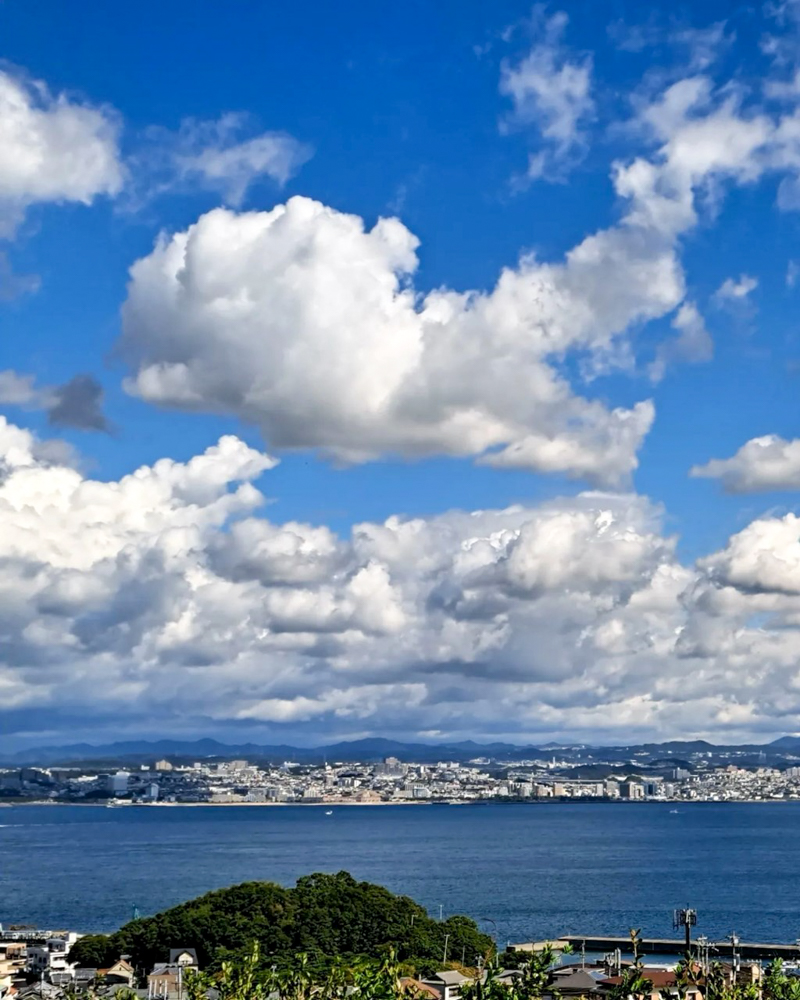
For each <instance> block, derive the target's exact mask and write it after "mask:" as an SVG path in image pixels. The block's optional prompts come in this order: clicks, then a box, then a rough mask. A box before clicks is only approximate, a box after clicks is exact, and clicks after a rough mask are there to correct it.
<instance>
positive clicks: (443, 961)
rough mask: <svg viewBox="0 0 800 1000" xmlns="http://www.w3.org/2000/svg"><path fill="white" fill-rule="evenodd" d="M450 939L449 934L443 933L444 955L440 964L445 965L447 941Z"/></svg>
mask: <svg viewBox="0 0 800 1000" xmlns="http://www.w3.org/2000/svg"><path fill="white" fill-rule="evenodd" d="M449 940H450V935H449V934H445V936H444V955H443V956H442V965H447V942H448V941H449Z"/></svg>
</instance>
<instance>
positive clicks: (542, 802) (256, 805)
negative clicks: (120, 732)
mask: <svg viewBox="0 0 800 1000" xmlns="http://www.w3.org/2000/svg"><path fill="white" fill-rule="evenodd" d="M110 801H114V800H111V799H109V800H103V801H101V802H80V801H76V802H63V801H59V802H56V801H54V800H53V799H26V800H24V801H21V802H9V801H4V802H0V809H3V808H9V809H13V808H14V807H15V806H16V807H21V806H80V807H82V808H89V809H91V808H93V809H108V808H109V805H108V802H110ZM793 802H798V803H800V797H798V798H794V799H669V800H664V801H659V800H651V801H646V800H645V801H643V800H641V799H604V798H599V797H598V798H590V797H586V798H580V799H532V800H527V801H526V800H520V799H513V800H510V801H509V800H507V799H505V800H504V799H477V800H470V801H464V800H463V799H456V800H453V799H433V800H431V799H421V800H411V799H409V800H404V801H399V802H347V801H341V802H130V801H126V800H122V801H119V804H118V805H114V806H111V807H110V808H112V809H128V808H136V809H154V808H160V809H172V808H178V809H208V808H211V809H218V808H236V809H241V808H251V809H263V808H277V809H285V808H289V807H297V806H300V807H302V808H304V809H344V808H347V809H353V808H356V807H362V808H370V807H373V806H376V807H380V806H497V805H503V806H511V805H517V806H553V805H570V806H571V805H604V806H619V805H631V806H634V805H635V806H671V807H672V809H675V810H676V811H677V812H680V807H682V806H708V805H717V806H735V805H764V806H766V805H790V804H791V803H793Z"/></svg>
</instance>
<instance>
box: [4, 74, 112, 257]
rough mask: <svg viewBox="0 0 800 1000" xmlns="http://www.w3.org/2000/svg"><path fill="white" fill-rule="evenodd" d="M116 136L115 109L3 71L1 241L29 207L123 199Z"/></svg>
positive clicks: (12, 229)
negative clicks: (56, 92) (102, 198)
mask: <svg viewBox="0 0 800 1000" xmlns="http://www.w3.org/2000/svg"><path fill="white" fill-rule="evenodd" d="M118 133H119V123H118V120H117V116H116V115H115V114H114V113H113V112H112V111H110V110H109V109H107V108H99V107H94V106H92V105H90V104H88V103H86V102H83V101H80V100H76V99H72V98H70V97H68V96H67V95H66V94H59V95H54V94H52V93H51V92H50V91H49V90H48V88H47V86H46V85H45V84H44V83H42V82H41V81H37V80H29V79H26V78H25V77H23V76H20V75H13V74H12V73H10V72H8V71H3V70H0V236H5V237H8V236H10V235H12V234H13V232H14V230H15V228H16V226H17V225H18V224H19V222H20V221H21V220H22V218H23V216H24V213H25V210H26V208H28V207H29V206H30V205H33V204H36V203H40V202H66V201H74V202H80V203H82V204H84V205H88V204H90V203H91V202H92V201H93V200H94V198H95V197H97V196H98V195H102V194H106V195H115V194H117V193H118V192H119V191H120V189H121V188H122V185H123V181H124V171H123V167H122V164H121V161H120V155H119V147H118Z"/></svg>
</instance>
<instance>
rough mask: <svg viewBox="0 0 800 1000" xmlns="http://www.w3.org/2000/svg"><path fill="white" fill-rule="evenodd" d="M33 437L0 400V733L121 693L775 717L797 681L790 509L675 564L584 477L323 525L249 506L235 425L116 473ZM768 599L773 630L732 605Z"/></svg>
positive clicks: (140, 699) (182, 713)
mask: <svg viewBox="0 0 800 1000" xmlns="http://www.w3.org/2000/svg"><path fill="white" fill-rule="evenodd" d="M37 447H38V446H37V443H36V441H35V440H34V439H33V437H32V436H31V435H30V433H28V432H27V431H23V430H20V429H18V428H16V427H14V426H12V425H10V424H7V423H5V422H4V423H2V425H0V456H2V470H3V471H2V478H1V479H0V525H2V527H0V562H1V563H2V566H3V574H2V577H0V579H1V580H2V593H0V691H2V695H3V697H2V699H0V706H1V707H0V712H1V713H2V719H3V728H4V730H5V732H7V733H8V734H10V733H12V732H13V731H16V730H19V729H24V728H26V727H30V726H31V725H35V726H38V727H39V728H41V727H40V725H39V724H38V723H35V722H32V719H36V718H39V717H40V713H42V712H46V714H47V718H48V728H51V729H54V730H59V729H60V727H65V726H69V725H71V723H70V721H69V720H72V719H74V718H75V717H76V716H77V715H81V717H82V719H83V732H84V733H85V734H88V733H90V732H94V733H95V734H97V733H104V732H108V731H112V730H113V731H119V726H120V724H121V723H120V719H121V718H124V720H125V723H124V724H125V726H126V727H127V729H128V731H130V732H142V731H151V732H155V731H159V732H161V733H163V731H164V727H165V726H166V727H169V729H170V731H173V732H176V731H186V732H189V731H194V732H197V731H203V730H205V731H208V730H209V729H210V728H211V727H215V728H216V731H223V732H228V733H231V732H233V730H232V729H231V728H230V727H243V726H244V727H250V731H255V730H253V727H258V726H263V725H270V726H273V727H275V726H278V727H281V729H282V733H283V734H287V733H288V734H291V735H292V736H293V738H297V739H301V738H303V734H304V733H305V734H313V735H314V736H315V737H320V736H321V735H323V734H324V733H326V732H329V733H332V734H334V733H335V734H337V735H348V734H349V735H356V734H363V733H368V732H388V731H393V732H398V733H400V732H402V733H405V734H409V733H411V732H417V733H419V734H423V733H424V734H427V735H429V736H432V735H436V734H437V733H438V734H441V735H445V736H449V735H454V734H461V735H466V734H469V735H481V734H486V735H489V734H492V733H504V734H506V735H513V734H519V735H520V736H525V737H528V738H532V737H536V736H537V735H541V737H542V738H546V737H548V736H552V735H556V734H560V735H562V736H563V735H565V734H569V735H570V736H573V737H575V738H591V737H594V738H605V739H615V738H616V739H622V738H626V739H627V738H631V737H633V736H635V735H636V734H641V735H643V736H645V735H648V736H650V735H659V734H661V735H665V734H670V735H674V734H675V733H676V732H704V733H713V732H714V731H717V730H720V729H721V730H725V729H726V728H728V729H730V728H731V727H733V728H734V729H735V730H736V732H738V733H741V734H743V735H748V734H752V733H754V732H758V731H760V730H762V731H770V730H769V727H770V726H771V727H772V730H773V731H774V730H775V729H780V728H783V727H784V723H783V722H777V723H776V722H775V721H774V718H773V717H772V715H771V713H774V710H775V706H774V693H773V685H774V684H775V683H776V682H779V683H784V684H785V683H789V682H790V681H791V683H792V684H795V685H797V683H798V682H797V679H796V678H795V674H794V671H795V669H796V668H795V665H794V663H790V655H789V654H790V650H792V649H794V652H795V661H794V662H795V663H796V654H797V652H798V649H797V643H796V642H795V634H796V633H795V632H794V631H792V628H791V627H790V626H791V621H792V618H791V616H792V614H795V615H797V613H798V611H800V604H798V602H800V598H799V597H798V594H799V593H800V579H795V578H796V577H797V566H800V557H798V558H797V559H795V558H794V556H792V557H791V559H789V558H788V556H789V555H791V552H793V548H792V544H794V548H797V544H796V538H797V536H798V533H799V532H798V528H797V524H796V522H795V523H790V522H789V520H788V519H787V520H786V521H785V522H783V523H778V522H775V523H774V524H773V523H772V522H764V524H763V525H762V524H760V522H756V523H755V524H754V526H752V529H748V531H747V532H743V533H742V534H741V535H740V536H737V537H735V538H734V539H732V540H731V542H730V544H729V546H728V548H727V549H726V550H724V551H723V552H721V553H717V554H715V555H713V556H710V557H708V559H707V560H705V561H703V562H701V564H700V565H699V566H698V567H696V568H694V567H687V566H683V565H682V564H681V563H680V562H679V560H678V559H677V557H676V553H675V539H674V538H670V537H667V536H665V535H664V533H663V530H662V523H661V522H662V515H661V511H660V510H659V509H658V508H656V507H654V506H653V505H652V504H651V503H650V502H649V501H648V500H646V499H645V498H643V497H637V496H635V495H623V494H611V493H600V492H595V493H591V492H590V493H584V494H580V495H578V496H576V497H571V498H563V499H559V500H552V501H548V502H546V503H543V504H541V505H539V506H535V507H521V506H519V507H511V508H508V509H506V510H487V511H475V512H472V513H468V512H458V511H452V512H448V513H445V514H441V515H439V516H436V517H431V518H414V519H407V518H402V517H391V518H389V519H388V520H387V521H385V522H384V523H364V524H359V525H356V526H355V527H354V529H353V531H352V534H351V535H350V537H348V538H339V537H338V536H336V535H334V534H333V533H332V532H331V531H330V530H329V529H327V528H325V527H319V526H313V525H309V524H302V523H299V522H289V523H286V524H275V523H272V522H270V521H269V520H267V519H266V518H265V517H263V516H262V515H261V514H259V513H258V507H259V505H260V504H261V502H262V501H263V496H262V494H261V493H260V492H259V490H258V489H257V488H256V487H255V486H254V485H253V482H252V481H253V480H254V479H255V478H257V477H259V476H260V475H261V474H262V473H264V472H266V471H267V470H268V469H269V468H270V467H271V466H272V465H273V464H274V463H273V460H272V459H270V458H268V457H267V456H265V455H263V454H261V453H259V452H257V451H254V450H253V449H251V448H249V447H247V446H246V445H244V444H243V443H242V442H241V441H239V440H237V439H236V438H231V437H228V438H223V439H222V440H221V441H220V442H219V443H218V444H217V445H215V446H214V447H211V448H209V449H208V450H207V451H206V452H205V453H204V454H202V455H198V456H196V457H195V458H193V459H191V460H190V461H188V462H186V463H178V462H173V461H170V460H167V459H163V460H161V461H159V462H156V463H155V464H154V465H153V466H150V467H143V468H141V469H138V470H136V471H135V472H133V473H132V474H130V475H127V476H125V477H123V478H122V479H120V480H119V481H116V482H97V481H93V480H90V479H87V478H84V477H83V476H82V475H81V474H80V473H78V472H76V471H75V470H74V469H71V468H67V467H64V466H61V465H58V464H57V463H54V462H53V461H52V460H48V461H44V460H42V459H41V458H39V457H38V455H37ZM764 525H766V526H764ZM792 536H794V539H795V541H794V543H793V542H792ZM781 560H783V561H784V563H785V565H783V564H782V562H781ZM789 563H791V565H789ZM795 563H796V564H797V565H795ZM759 602H760V603H759ZM778 613H780V615H781V618H780V622H779V624H778V625H776V627H775V628H774V629H772V628H768V627H766V626H765V625H764V623H763V622H759V623H758V624H754V623H753V621H752V619H753V615H754V614H757V615H764V614H771V615H775V614H778ZM799 620H800V619H799ZM754 671H756V673H755V674H754ZM753 678H755V679H753ZM745 682H746V683H745ZM743 685H744V686H745V687H746V688H747V697H746V698H745V697H744V696H743V694H742V690H743ZM120 706H124V712H122V713H121V714H120ZM797 712H800V704H799V705H798V708H797ZM153 720H157V721H156V722H155V723H154V722H153ZM226 727H228V728H227V729H226ZM792 728H796V727H794V726H793V727H792ZM305 738H308V736H307V735H306V737H305Z"/></svg>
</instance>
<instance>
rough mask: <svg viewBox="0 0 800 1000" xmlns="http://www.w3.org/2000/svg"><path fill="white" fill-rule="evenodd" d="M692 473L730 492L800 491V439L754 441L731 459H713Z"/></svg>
mask: <svg viewBox="0 0 800 1000" xmlns="http://www.w3.org/2000/svg"><path fill="white" fill-rule="evenodd" d="M690 474H691V475H692V476H695V477H697V478H702V479H719V480H720V481H721V483H722V485H723V487H724V488H725V490H726V491H727V492H728V493H757V492H759V491H761V492H763V491H767V490H796V489H800V440H797V439H795V440H792V441H787V440H785V439H784V438H782V437H779V436H778V435H777V434H766V435H764V436H763V437H757V438H752V440H750V441H747V442H746V443H745V444H743V445H742V447H741V448H740V449H739V450H738V451H737V452H736V454H735V455H732V456H731V457H730V458H712V459H711V460H710V461H709V462H706V464H705V465H695V466H693V468H692V470H691V473H690Z"/></svg>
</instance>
